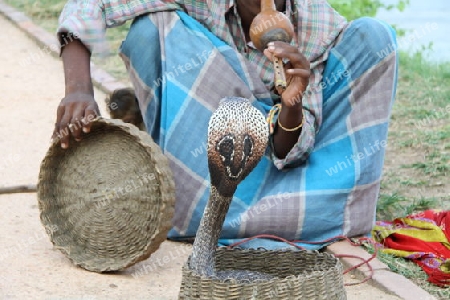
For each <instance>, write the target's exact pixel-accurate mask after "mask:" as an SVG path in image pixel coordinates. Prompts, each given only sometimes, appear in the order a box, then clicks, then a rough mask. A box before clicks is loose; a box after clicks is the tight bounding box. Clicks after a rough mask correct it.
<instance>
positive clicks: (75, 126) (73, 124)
mask: <svg viewBox="0 0 450 300" xmlns="http://www.w3.org/2000/svg"><path fill="white" fill-rule="evenodd" d="M83 114H84V109H83V107H78V108H76V110H75V111H74V113H73V115H72V119H71V121H70V124H69V129H70V133H71V134H72V136H73V137H74V138H75V140H76V141H80V140H81V129H82V126H83V124H82V122H81V119H82V118H83Z"/></svg>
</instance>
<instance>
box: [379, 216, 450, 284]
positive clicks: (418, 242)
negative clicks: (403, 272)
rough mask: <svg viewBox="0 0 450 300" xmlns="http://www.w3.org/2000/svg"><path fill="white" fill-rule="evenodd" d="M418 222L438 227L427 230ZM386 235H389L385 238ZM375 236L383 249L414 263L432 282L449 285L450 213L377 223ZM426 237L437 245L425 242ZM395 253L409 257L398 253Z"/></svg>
mask: <svg viewBox="0 0 450 300" xmlns="http://www.w3.org/2000/svg"><path fill="white" fill-rule="evenodd" d="M406 221H412V222H407V223H406ZM415 221H422V222H427V223H429V224H433V225H435V226H430V227H426V226H424V225H423V224H424V223H421V222H415ZM424 231H429V233H427V232H424ZM387 232H389V234H388V235H387V236H385V235H386V233H387ZM400 232H401V233H400ZM373 233H374V237H375V239H376V240H377V241H378V242H380V243H382V244H383V245H384V247H385V250H384V251H385V252H387V253H392V254H395V255H399V256H402V257H406V258H409V259H411V260H412V261H414V262H415V263H417V264H418V265H419V266H420V267H421V268H422V269H423V270H424V271H425V272H426V273H427V274H428V276H429V277H428V280H429V281H430V282H432V283H434V284H436V285H440V286H446V285H450V249H449V248H448V247H447V246H450V243H449V241H450V211H435V210H427V211H424V212H421V213H416V214H412V215H409V216H407V217H406V218H398V219H395V220H394V221H393V222H377V225H376V226H375V227H374V231H373ZM442 233H443V234H442ZM424 234H425V235H424ZM424 236H427V239H428V237H429V238H430V239H435V241H427V240H424V239H423V237H424ZM421 237H422V239H421ZM436 237H439V238H436ZM446 245H447V246H446ZM389 249H392V250H394V251H391V250H389ZM395 250H401V251H407V252H409V253H407V254H405V253H404V252H403V253H400V252H397V253H396V252H395Z"/></svg>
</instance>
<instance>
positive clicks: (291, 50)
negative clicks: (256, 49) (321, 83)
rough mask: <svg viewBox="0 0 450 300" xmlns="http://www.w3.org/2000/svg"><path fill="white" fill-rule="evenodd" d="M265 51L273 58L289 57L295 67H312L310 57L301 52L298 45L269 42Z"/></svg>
mask: <svg viewBox="0 0 450 300" xmlns="http://www.w3.org/2000/svg"><path fill="white" fill-rule="evenodd" d="M266 50H267V54H266ZM266 50H265V51H264V54H266V56H267V57H268V58H269V59H271V57H272V56H277V57H280V58H285V59H288V60H289V61H290V62H291V64H292V65H293V66H294V68H296V69H298V68H302V69H308V70H309V69H310V63H309V61H308V59H307V58H306V57H305V56H304V55H303V54H302V53H300V51H299V50H298V48H297V47H296V46H292V45H290V44H287V43H283V42H273V43H269V46H268V48H267V49H266Z"/></svg>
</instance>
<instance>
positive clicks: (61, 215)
mask: <svg viewBox="0 0 450 300" xmlns="http://www.w3.org/2000/svg"><path fill="white" fill-rule="evenodd" d="M38 201H39V209H40V218H41V221H42V223H43V225H44V227H45V229H46V231H47V233H48V234H49V236H50V240H51V241H52V243H53V244H54V245H55V247H56V248H57V249H59V250H61V251H62V252H63V253H64V254H65V255H66V256H67V257H68V258H69V259H70V260H71V261H72V262H73V263H74V264H76V265H78V266H80V267H82V268H84V269H87V270H89V271H95V272H106V271H118V270H122V269H124V268H126V267H128V266H131V265H133V264H135V263H137V262H139V261H141V260H144V259H146V258H148V257H149V256H150V254H151V253H153V252H154V251H156V250H157V249H158V247H159V245H160V244H161V243H162V242H163V241H164V240H165V239H166V235H167V232H168V230H169V229H170V226H171V219H172V216H173V210H174V202H175V188H174V182H173V178H172V173H171V171H170V168H169V164H168V160H167V158H166V157H165V156H164V155H163V154H162V152H161V150H160V148H159V146H158V145H157V144H155V143H154V142H153V140H152V139H151V137H150V136H149V135H148V134H147V133H145V132H141V131H139V130H138V129H137V128H136V127H135V126H133V125H129V124H126V123H124V122H122V121H120V120H107V119H101V118H100V119H98V120H96V121H95V122H94V123H93V124H92V127H91V132H90V133H89V134H88V135H86V136H85V137H84V139H83V140H82V141H80V142H76V141H75V140H73V139H71V140H70V148H69V149H67V150H63V149H61V147H60V146H59V144H58V143H57V142H56V141H55V142H54V143H53V144H52V145H51V146H50V148H49V150H48V152H47V154H46V156H45V158H44V160H43V161H42V164H41V169H40V173H39V182H38Z"/></svg>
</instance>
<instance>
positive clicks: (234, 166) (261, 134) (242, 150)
mask: <svg viewBox="0 0 450 300" xmlns="http://www.w3.org/2000/svg"><path fill="white" fill-rule="evenodd" d="M268 136H269V130H268V125H267V123H266V121H265V118H264V116H263V114H262V113H261V112H260V111H259V110H257V109H256V108H255V107H254V106H252V105H251V103H250V101H249V100H247V99H245V98H238V97H228V98H224V99H222V100H221V102H220V104H219V107H218V109H217V110H216V111H215V112H214V113H213V115H212V116H211V119H210V121H209V126H208V147H207V155H208V168H209V173H210V178H211V190H210V196H209V199H208V203H207V205H206V208H205V211H204V214H203V217H202V220H201V222H200V227H199V229H198V231H197V236H196V238H195V241H194V245H193V253H192V255H191V258H190V262H189V268H190V269H191V270H193V271H195V272H196V273H197V274H199V275H202V276H207V277H211V278H220V279H227V278H233V279H236V280H238V281H239V280H253V279H270V278H272V276H270V275H267V274H261V273H255V272H248V271H245V270H238V271H216V270H215V251H216V247H217V243H218V239H219V236H220V233H221V230H222V225H223V222H224V220H225V216H226V214H227V212H228V209H229V206H230V203H231V200H232V198H233V194H234V193H235V191H236V188H237V186H238V184H239V183H240V182H241V181H242V180H243V179H244V178H245V177H246V176H247V175H248V174H249V173H250V172H251V171H252V170H253V169H254V168H255V167H256V165H257V163H258V162H259V160H260V159H261V157H262V156H263V155H264V151H265V149H266V146H267V142H268Z"/></svg>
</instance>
